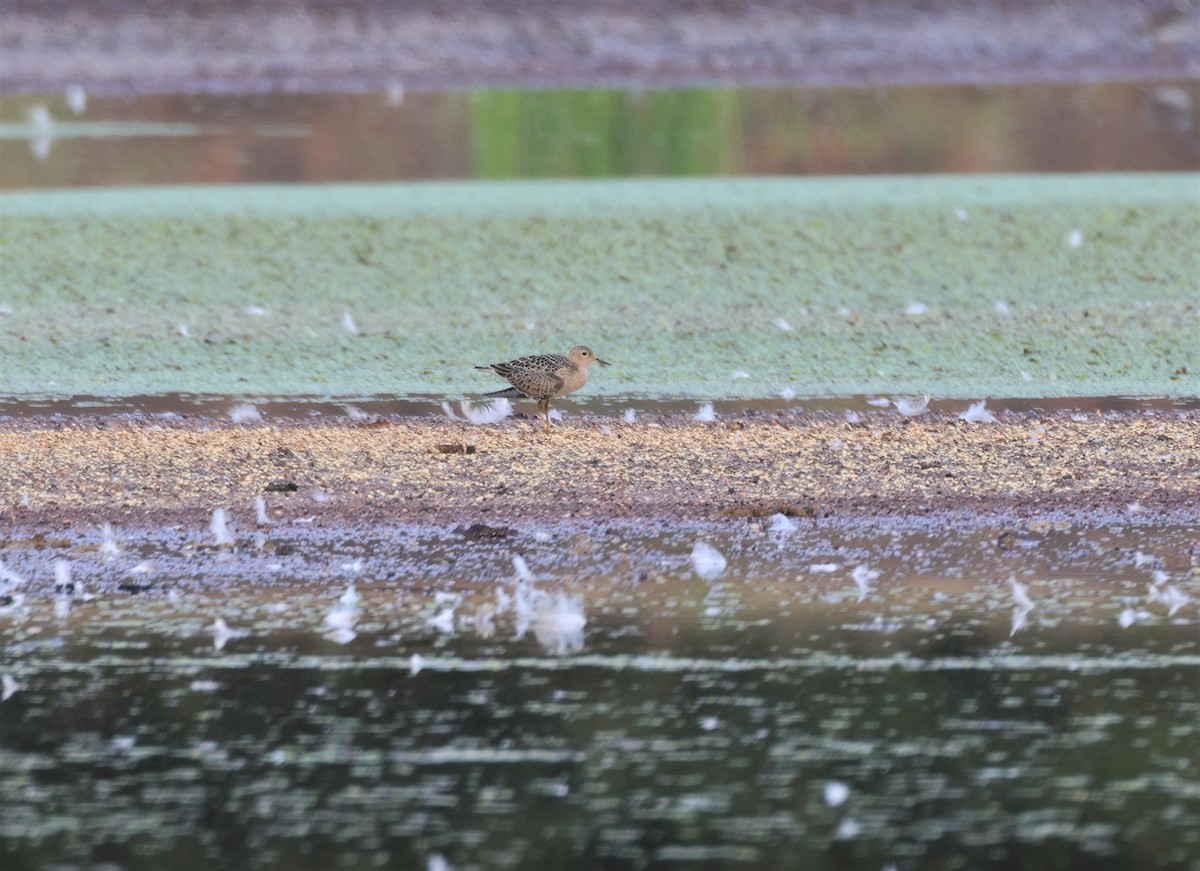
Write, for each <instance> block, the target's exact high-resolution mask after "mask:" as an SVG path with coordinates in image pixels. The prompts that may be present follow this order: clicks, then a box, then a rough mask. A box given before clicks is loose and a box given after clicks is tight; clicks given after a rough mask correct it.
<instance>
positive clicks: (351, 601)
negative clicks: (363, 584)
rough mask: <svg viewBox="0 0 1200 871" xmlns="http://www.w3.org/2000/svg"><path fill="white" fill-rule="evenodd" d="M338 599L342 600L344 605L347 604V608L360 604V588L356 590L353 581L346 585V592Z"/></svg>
mask: <svg viewBox="0 0 1200 871" xmlns="http://www.w3.org/2000/svg"><path fill="white" fill-rule="evenodd" d="M338 601H339V602H341V603H342V604H343V605H345V606H346V607H347V608H353V607H355V606H357V605H358V603H359V595H358V590H356V589H355V588H354V584H353V583H351V584H350V586H348V587H346V592H344V593H342V595H341V598H339V599H338Z"/></svg>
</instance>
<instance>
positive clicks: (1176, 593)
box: [1158, 584, 1192, 617]
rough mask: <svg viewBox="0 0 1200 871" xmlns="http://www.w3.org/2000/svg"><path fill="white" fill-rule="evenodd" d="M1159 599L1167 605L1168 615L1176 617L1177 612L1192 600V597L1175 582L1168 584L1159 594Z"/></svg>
mask: <svg viewBox="0 0 1200 871" xmlns="http://www.w3.org/2000/svg"><path fill="white" fill-rule="evenodd" d="M1158 600H1159V601H1160V602H1162V603H1163V604H1164V605H1166V606H1167V616H1168V617H1174V616H1175V612H1176V611H1178V610H1179V609H1180V608H1182V607H1183V606H1184V605H1186V604H1187V603H1188V602H1190V601H1192V597H1191V596H1189V595H1188V594H1187V593H1185V592H1183V590H1181V589H1179V588H1178V587H1176V586H1175V585H1174V584H1168V585H1167V586H1166V588H1165V589H1163V591H1162V592H1161V593H1159V594H1158Z"/></svg>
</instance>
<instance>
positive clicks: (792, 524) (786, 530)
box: [770, 514, 800, 535]
mask: <svg viewBox="0 0 1200 871" xmlns="http://www.w3.org/2000/svg"><path fill="white" fill-rule="evenodd" d="M799 525H800V524H798V523H796V521H794V520H792V518H790V517H788V516H787V515H786V514H772V515H771V530H770V531H771V532H772V533H773V534H775V535H789V534H791V533H793V532H795V531H796V529H797V528H798V527H799Z"/></svg>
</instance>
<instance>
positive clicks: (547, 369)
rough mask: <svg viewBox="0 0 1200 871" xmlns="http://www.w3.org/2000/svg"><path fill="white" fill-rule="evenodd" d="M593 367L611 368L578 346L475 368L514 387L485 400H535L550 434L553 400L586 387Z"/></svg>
mask: <svg viewBox="0 0 1200 871" xmlns="http://www.w3.org/2000/svg"><path fill="white" fill-rule="evenodd" d="M593 363H599V364H600V365H601V366H608V365H610V364H609V363H608V362H607V361H605V360H601V359H600V358H599V357H597V356H596V352H595V351H593V350H592V349H591V348H589V347H588V346H587V345H576V346H575V347H574V348H572V349H571V350H570V351H568V352H567V353H566V354H530V355H529V356H528V357H517V359H515V360H509V361H508V362H506V363H492V364H491V365H489V366H476V367H475V368H476V369H479V370H481V371H483V372H492V373H494V374H496V375H499V376H500V377H501V378H504V379H506V380H507V381H508V383H509V384H511V385H512V387H506V388H505V389H504V390H497V391H495V392H494V393H485V394H484V396H505V397H508V398H509V399H520V398H522V397H527V398H529V399H536V400H537V407H538V417H540V418H541V419H542V430H543V431H544V432H550V400H551V399H553V398H554V397H556V396H563V395H565V394H567V393H574V392H575V391H576V390H578V389H579V388H580V387H582V386H583V385H585V384H587V380H588V369H587V367H588V366H590V365H591V364H593Z"/></svg>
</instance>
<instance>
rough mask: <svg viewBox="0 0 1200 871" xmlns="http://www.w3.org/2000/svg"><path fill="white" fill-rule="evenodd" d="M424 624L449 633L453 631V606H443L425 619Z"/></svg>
mask: <svg viewBox="0 0 1200 871" xmlns="http://www.w3.org/2000/svg"><path fill="white" fill-rule="evenodd" d="M425 625H426V626H429V627H431V628H433V629H436V630H437V631H438V632H444V633H446V634H447V635H449V634H450V633H451V632H453V631H454V608H444V609H443V610H441V611H439V612H438V613H436V614H434V615H433V616H432V617H430V618H429V619H427V620H426V621H425Z"/></svg>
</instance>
